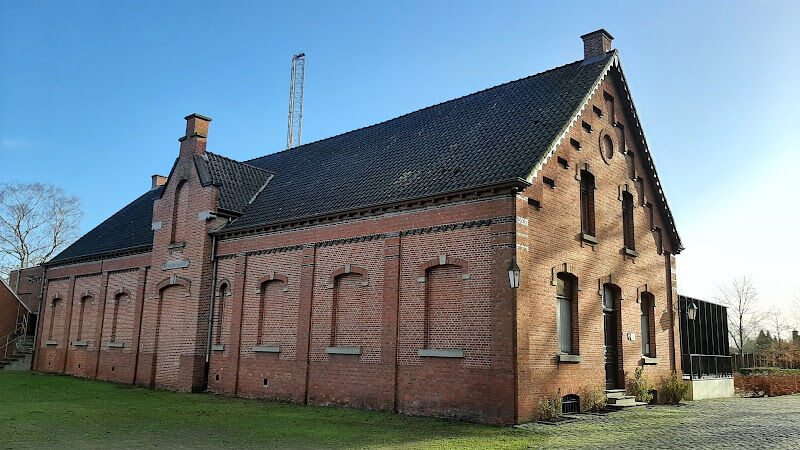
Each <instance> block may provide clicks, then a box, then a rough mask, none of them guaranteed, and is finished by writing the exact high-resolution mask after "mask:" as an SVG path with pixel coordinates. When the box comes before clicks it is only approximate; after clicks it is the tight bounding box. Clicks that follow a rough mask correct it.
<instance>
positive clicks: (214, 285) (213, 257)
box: [203, 235, 217, 388]
mask: <svg viewBox="0 0 800 450" xmlns="http://www.w3.org/2000/svg"><path fill="white" fill-rule="evenodd" d="M211 262H212V264H213V268H212V269H211V303H210V305H209V309H208V335H207V336H206V364H205V376H204V378H203V384H204V385H205V386H206V388H208V374H209V370H210V368H211V366H210V364H211V336H212V333H213V331H214V298H215V297H216V296H215V295H214V294H215V293H216V290H217V236H216V235H211Z"/></svg>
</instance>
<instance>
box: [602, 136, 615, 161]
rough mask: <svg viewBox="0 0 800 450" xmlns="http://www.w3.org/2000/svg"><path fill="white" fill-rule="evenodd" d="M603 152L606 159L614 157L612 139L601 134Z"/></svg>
mask: <svg viewBox="0 0 800 450" xmlns="http://www.w3.org/2000/svg"><path fill="white" fill-rule="evenodd" d="M603 154H604V155H605V156H606V159H607V160H608V159H611V158H613V157H614V141H612V140H611V136H609V135H605V136H603Z"/></svg>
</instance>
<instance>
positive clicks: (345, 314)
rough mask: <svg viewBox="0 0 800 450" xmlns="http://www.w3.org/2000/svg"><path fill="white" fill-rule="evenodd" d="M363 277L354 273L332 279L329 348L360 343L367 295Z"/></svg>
mask: <svg viewBox="0 0 800 450" xmlns="http://www.w3.org/2000/svg"><path fill="white" fill-rule="evenodd" d="M364 280H365V277H364V276H363V275H362V274H360V273H356V272H350V273H343V274H340V275H337V276H336V277H335V278H334V281H333V284H334V288H333V303H332V305H331V341H330V342H331V346H332V347H336V346H348V345H356V344H359V343H360V342H361V341H362V337H363V336H361V335H362V333H363V326H362V325H364V324H363V323H362V322H363V317H361V316H362V314H363V306H364V304H365V303H366V302H367V301H368V298H369V293H368V292H367V290H366V289H364V286H363V285H362V281H364Z"/></svg>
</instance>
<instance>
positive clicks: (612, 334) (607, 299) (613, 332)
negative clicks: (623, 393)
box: [603, 284, 620, 389]
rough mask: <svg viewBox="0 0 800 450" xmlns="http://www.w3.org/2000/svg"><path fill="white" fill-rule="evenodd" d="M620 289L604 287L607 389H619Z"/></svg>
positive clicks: (607, 285) (609, 285) (610, 286)
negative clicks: (618, 323) (618, 324)
mask: <svg viewBox="0 0 800 450" xmlns="http://www.w3.org/2000/svg"><path fill="white" fill-rule="evenodd" d="M618 298H619V288H618V287H616V286H614V285H611V284H606V285H605V286H603V329H604V333H603V335H604V338H603V341H604V342H603V345H604V356H605V363H606V389H619V388H620V386H619V366H618V364H617V360H618V358H619V349H618V347H617V337H618V334H619V332H618V328H617V304H618V303H619V302H618Z"/></svg>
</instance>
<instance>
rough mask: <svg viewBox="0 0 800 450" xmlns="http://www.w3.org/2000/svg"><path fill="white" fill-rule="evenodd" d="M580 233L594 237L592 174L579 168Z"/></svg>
mask: <svg viewBox="0 0 800 450" xmlns="http://www.w3.org/2000/svg"><path fill="white" fill-rule="evenodd" d="M581 233H583V234H587V235H589V236H592V237H595V234H594V233H595V227H594V175H592V173H591V172H589V171H588V170H581Z"/></svg>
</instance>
